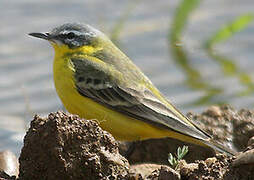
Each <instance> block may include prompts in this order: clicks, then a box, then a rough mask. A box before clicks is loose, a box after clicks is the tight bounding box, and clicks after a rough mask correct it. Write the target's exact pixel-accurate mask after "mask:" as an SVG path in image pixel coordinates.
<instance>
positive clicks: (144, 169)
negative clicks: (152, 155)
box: [130, 164, 161, 178]
mask: <svg viewBox="0 0 254 180" xmlns="http://www.w3.org/2000/svg"><path fill="white" fill-rule="evenodd" d="M159 168H161V165H159V164H136V165H131V167H130V173H131V174H140V175H141V177H144V178H145V177H147V176H148V175H150V174H151V173H152V172H153V171H154V170H156V169H159Z"/></svg>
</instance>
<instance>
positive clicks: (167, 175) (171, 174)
mask: <svg viewBox="0 0 254 180" xmlns="http://www.w3.org/2000/svg"><path fill="white" fill-rule="evenodd" d="M146 179H147V180H169V179H170V180H180V179H181V177H180V174H179V173H178V172H176V171H175V170H174V169H172V168H170V167H168V166H161V168H160V169H157V170H155V171H153V172H152V174H151V175H149V176H148V177H147V178H146Z"/></svg>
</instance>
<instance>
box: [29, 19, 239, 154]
mask: <svg viewBox="0 0 254 180" xmlns="http://www.w3.org/2000/svg"><path fill="white" fill-rule="evenodd" d="M29 35H31V36H34V37H37V38H41V39H45V40H48V41H49V42H50V43H51V44H52V46H53V47H54V49H55V58H54V82H55V87H56V91H57V93H58V95H59V97H60V99H61V100H62V102H63V104H64V106H65V107H66V109H67V110H68V111H69V112H70V113H73V114H78V115H79V116H80V117H83V118H86V119H96V120H98V121H99V125H100V126H101V127H102V128H103V129H104V130H107V131H108V132H110V133H111V134H112V135H113V136H114V137H115V138H116V139H118V140H127V141H134V140H143V139H148V138H162V137H171V138H175V139H178V140H181V141H184V142H189V143H194V144H198V145H201V146H207V145H208V146H210V147H213V148H215V149H217V150H219V151H221V152H225V153H227V154H234V151H233V150H230V149H229V148H226V147H223V146H222V145H220V144H218V143H216V142H215V141H214V140H213V139H212V138H211V136H210V135H208V134H207V133H206V132H204V131H202V130H201V129H200V128H199V127H198V126H196V125H195V124H194V123H193V122H192V121H190V120H189V119H187V118H186V117H185V116H184V115H183V114H182V113H180V112H179V111H178V110H177V109H176V108H175V107H174V106H173V105H172V104H171V103H170V102H169V101H168V100H167V99H166V98H165V97H164V96H163V95H162V94H161V93H160V92H159V90H158V89H157V88H156V87H154V85H153V84H152V83H151V81H150V80H149V79H148V78H147V77H146V76H145V75H144V74H143V73H142V72H141V71H140V69H139V68H138V67H137V66H136V65H134V64H133V62H132V61H131V60H130V59H129V58H128V57H127V56H126V55H125V54H124V53H122V52H121V51H120V50H119V49H118V48H117V47H116V46H115V45H114V44H113V43H112V42H111V41H110V40H109V38H107V36H106V35H104V34H103V33H102V32H100V31H98V30H96V29H94V28H93V27H91V26H89V25H85V24H78V23H67V24H64V25H61V26H59V27H56V28H54V29H53V30H52V31H51V32H48V33H30V34H29Z"/></svg>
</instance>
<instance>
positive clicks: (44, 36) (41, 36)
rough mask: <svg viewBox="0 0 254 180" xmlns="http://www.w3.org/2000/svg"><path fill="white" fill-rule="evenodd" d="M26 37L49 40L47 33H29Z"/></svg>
mask: <svg viewBox="0 0 254 180" xmlns="http://www.w3.org/2000/svg"><path fill="white" fill-rule="evenodd" d="M28 35H30V36H33V37H37V38H41V39H45V40H50V39H51V38H50V34H49V33H29V34H28Z"/></svg>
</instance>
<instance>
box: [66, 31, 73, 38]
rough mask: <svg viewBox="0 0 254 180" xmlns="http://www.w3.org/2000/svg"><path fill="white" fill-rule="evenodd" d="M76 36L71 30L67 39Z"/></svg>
mask: <svg viewBox="0 0 254 180" xmlns="http://www.w3.org/2000/svg"><path fill="white" fill-rule="evenodd" d="M74 37H75V34H74V33H73V32H69V33H68V34H66V38H67V39H73V38H74Z"/></svg>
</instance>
